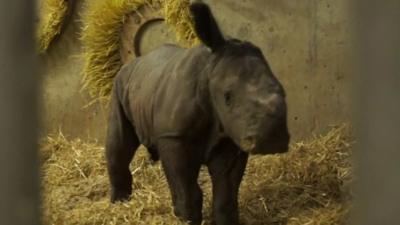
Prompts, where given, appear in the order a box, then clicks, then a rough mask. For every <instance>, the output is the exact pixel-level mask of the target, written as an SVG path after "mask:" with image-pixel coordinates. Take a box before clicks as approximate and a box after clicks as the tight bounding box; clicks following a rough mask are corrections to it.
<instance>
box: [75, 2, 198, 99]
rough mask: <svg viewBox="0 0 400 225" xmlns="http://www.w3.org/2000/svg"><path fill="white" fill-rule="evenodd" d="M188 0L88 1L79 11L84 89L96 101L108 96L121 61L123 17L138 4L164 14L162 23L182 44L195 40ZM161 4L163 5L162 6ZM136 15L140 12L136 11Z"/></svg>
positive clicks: (189, 43)
mask: <svg viewBox="0 0 400 225" xmlns="http://www.w3.org/2000/svg"><path fill="white" fill-rule="evenodd" d="M188 4H189V0H118V1H110V0H101V1H88V2H87V4H86V7H85V11H84V13H83V18H82V21H83V30H82V37H81V39H82V43H83V47H84V55H83V58H84V60H85V65H84V70H83V74H84V78H83V82H84V88H85V89H87V90H88V91H89V93H90V94H91V96H92V97H94V98H95V99H97V100H102V99H108V96H109V93H110V91H111V87H112V80H113V78H114V76H115V75H116V73H117V72H118V70H119V69H120V67H121V65H122V62H121V58H120V55H119V48H120V45H119V42H120V31H121V29H122V27H123V25H124V22H125V19H126V16H127V15H128V14H130V13H132V12H137V10H138V9H139V8H140V7H142V6H148V7H152V8H154V10H159V8H161V9H164V10H162V12H160V13H164V17H165V19H166V22H167V23H168V24H170V25H171V26H172V27H173V28H174V30H175V31H176V33H177V38H178V40H179V41H180V43H182V45H184V46H190V45H191V44H193V43H194V42H195V36H194V32H193V30H192V25H191V19H190V16H189V12H188V9H187V6H188ZM163 7H164V8H163ZM139 15H140V13H139Z"/></svg>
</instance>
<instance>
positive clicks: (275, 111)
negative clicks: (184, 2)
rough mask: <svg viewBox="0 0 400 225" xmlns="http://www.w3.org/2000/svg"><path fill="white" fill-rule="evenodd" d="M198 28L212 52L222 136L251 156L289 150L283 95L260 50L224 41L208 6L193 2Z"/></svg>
mask: <svg viewBox="0 0 400 225" xmlns="http://www.w3.org/2000/svg"><path fill="white" fill-rule="evenodd" d="M190 9H191V12H192V15H193V18H194V22H195V30H196V33H197V35H198V37H199V38H200V39H201V41H202V42H203V43H204V44H205V45H206V46H208V47H209V48H210V49H211V51H212V57H211V59H210V61H211V62H210V68H211V69H210V70H209V71H210V73H209V75H208V82H209V83H208V87H209V92H210V98H211V102H212V106H213V108H214V110H215V114H216V116H217V117H218V120H219V121H220V123H221V126H222V129H223V131H224V133H225V134H226V135H227V136H229V137H230V138H231V139H232V140H233V141H234V142H235V143H236V144H237V145H238V146H240V148H241V149H242V150H243V151H246V152H249V153H251V154H273V153H283V152H286V151H287V150H288V144H289V139H290V136H289V132H288V129H287V107H286V101H285V92H284V90H283V87H282V85H281V84H280V83H279V81H278V80H277V79H276V77H275V76H274V74H273V73H272V71H271V68H270V67H269V65H268V62H267V60H266V59H265V57H264V56H263V54H262V52H261V50H260V49H259V48H257V47H256V46H254V45H252V44H251V43H249V42H242V41H239V40H236V39H231V40H226V39H224V37H223V35H222V34H221V32H220V30H219V28H218V26H217V23H216V22H215V20H214V17H213V16H212V14H211V12H210V9H209V8H208V6H207V5H205V4H204V3H201V2H198V1H197V2H195V3H192V4H191V7H190Z"/></svg>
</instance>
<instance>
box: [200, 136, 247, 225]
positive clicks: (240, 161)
mask: <svg viewBox="0 0 400 225" xmlns="http://www.w3.org/2000/svg"><path fill="white" fill-rule="evenodd" d="M247 158H248V155H247V153H245V152H241V151H240V150H239V148H238V147H237V146H236V145H235V144H234V143H233V142H232V141H231V140H230V139H223V140H221V142H220V143H219V144H218V145H217V146H216V147H215V149H213V152H212V155H211V157H210V160H209V162H208V163H207V167H208V171H209V173H210V175H211V180H212V198H213V222H214V223H215V224H217V225H237V224H239V212H238V192H239V186H240V182H241V181H242V177H243V173H244V170H245V168H246V164H247Z"/></svg>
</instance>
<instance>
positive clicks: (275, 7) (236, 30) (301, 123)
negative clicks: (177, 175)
mask: <svg viewBox="0 0 400 225" xmlns="http://www.w3.org/2000/svg"><path fill="white" fill-rule="evenodd" d="M205 2H207V3H209V4H210V6H211V7H212V10H213V12H214V14H215V16H216V18H217V20H218V21H219V23H220V26H221V29H222V30H223V32H224V33H225V34H226V35H228V36H231V37H236V38H240V39H245V40H249V41H251V42H253V43H254V44H256V45H258V46H259V47H260V48H261V49H262V51H263V52H264V54H265V56H266V58H267V60H268V61H269V63H270V65H271V67H272V69H273V71H274V72H275V74H276V76H277V77H278V78H279V79H280V80H281V81H282V83H283V85H284V86H285V88H286V91H287V95H288V104H289V127H290V130H291V132H292V134H293V136H294V138H295V139H299V138H303V137H308V136H310V134H312V133H319V132H323V131H324V130H326V129H327V128H329V126H330V125H335V124H339V123H342V122H345V121H349V118H350V113H351V112H350V109H351V103H350V100H351V99H350V96H349V91H350V88H349V86H350V80H351V74H350V73H349V71H350V70H349V66H350V65H349V64H350V63H348V60H347V58H346V55H347V53H346V51H347V49H348V48H349V47H350V43H349V40H350V39H349V34H348V33H349V31H348V23H349V22H348V21H347V18H349V17H348V15H347V12H346V10H347V1H346V0H307V1H293V0H242V1H237V0H205ZM78 11H79V10H78ZM73 19H74V21H72V23H71V24H70V25H69V26H68V27H67V31H66V32H65V34H64V35H63V36H62V38H61V39H60V41H59V42H58V43H56V44H55V45H54V46H53V48H52V49H51V51H50V53H49V54H48V55H47V56H46V57H45V61H46V71H45V73H46V74H47V75H46V82H45V85H44V87H43V89H44V106H45V114H44V115H45V116H44V123H45V125H46V126H45V127H46V128H47V129H46V132H56V131H57V130H58V129H61V130H62V131H63V132H64V133H66V134H68V135H70V136H78V137H81V138H87V137H96V138H99V139H102V138H103V136H104V131H105V118H106V113H105V112H106V110H105V109H103V108H102V107H101V106H98V105H94V106H92V107H89V108H87V109H83V106H84V105H85V104H87V103H88V101H89V100H90V99H89V98H88V96H87V94H86V93H85V92H84V91H83V92H80V91H79V90H80V88H81V86H80V80H81V75H80V71H81V68H82V61H81V59H80V58H79V56H78V55H79V53H80V51H81V46H80V44H79V41H78V40H77V34H76V32H77V31H78V30H79V29H78V27H79V22H77V21H76V20H77V19H78V15H76V16H75V17H74V18H73ZM155 32H156V31H155ZM150 37H151V36H150ZM154 37H155V38H157V35H154ZM147 43H152V42H151V41H148V42H147ZM144 48H146V46H144Z"/></svg>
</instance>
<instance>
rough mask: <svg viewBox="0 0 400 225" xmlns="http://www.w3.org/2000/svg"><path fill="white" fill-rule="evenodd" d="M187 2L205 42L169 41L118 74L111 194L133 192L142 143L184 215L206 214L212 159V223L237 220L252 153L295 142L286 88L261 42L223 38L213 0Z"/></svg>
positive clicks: (196, 218)
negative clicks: (202, 179) (204, 174)
mask: <svg viewBox="0 0 400 225" xmlns="http://www.w3.org/2000/svg"><path fill="white" fill-rule="evenodd" d="M190 9H191V12H192V14H193V17H194V21H195V30H196V32H197V35H198V36H199V37H200V39H201V40H202V42H203V45H200V46H198V47H195V48H191V49H183V48H180V47H177V46H174V45H165V46H163V47H160V48H158V49H157V50H155V51H153V52H151V53H149V54H147V55H146V56H142V57H139V58H137V59H136V60H134V61H132V62H131V63H128V64H127V65H125V66H123V68H122V69H121V70H120V72H119V73H118V75H117V77H116V79H115V83H114V88H113V92H112V101H111V111H110V118H109V124H108V136H107V139H106V158H107V166H108V172H109V177H110V182H111V201H112V202H115V201H123V200H127V199H129V196H130V194H131V192H132V176H131V173H130V171H129V164H130V162H131V160H132V158H133V156H134V153H135V151H136V148H137V147H138V146H139V145H140V144H143V145H145V146H146V147H147V148H148V149H149V151H150V153H151V156H152V158H153V159H154V160H157V159H158V158H160V159H161V163H162V166H163V169H164V171H165V174H166V177H167V180H168V184H169V187H170V190H171V195H172V200H173V204H174V212H175V214H176V215H177V216H178V217H181V218H182V219H184V220H187V221H190V222H191V224H196V225H197V224H200V223H201V221H202V213H201V211H202V192H201V189H200V187H199V185H198V183H197V178H198V174H199V169H200V167H201V165H202V164H205V165H206V166H207V167H208V170H209V173H210V175H211V178H212V185H213V220H214V223H215V224H217V225H225V224H226V225H228V224H229V225H235V224H238V220H239V219H238V217H239V216H238V202H237V196H238V190H239V185H240V182H241V180H242V176H243V172H244V170H245V167H246V163H247V158H248V154H274V153H283V152H286V151H287V149H288V143H289V134H288V130H287V125H286V103H285V94H284V90H283V88H282V86H281V84H280V83H279V82H278V80H277V79H276V78H275V77H274V75H273V73H272V72H271V69H270V67H269V65H268V63H267V61H266V60H265V58H264V56H263V55H262V53H261V51H260V50H259V49H258V48H257V47H255V46H254V45H252V44H250V43H248V42H242V41H239V40H225V39H224V38H223V36H222V34H221V33H220V31H219V28H218V26H217V24H216V22H215V20H214V18H213V16H212V14H211V12H210V10H209V8H208V6H207V5H205V4H203V3H193V4H192V5H191V7H190Z"/></svg>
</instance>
